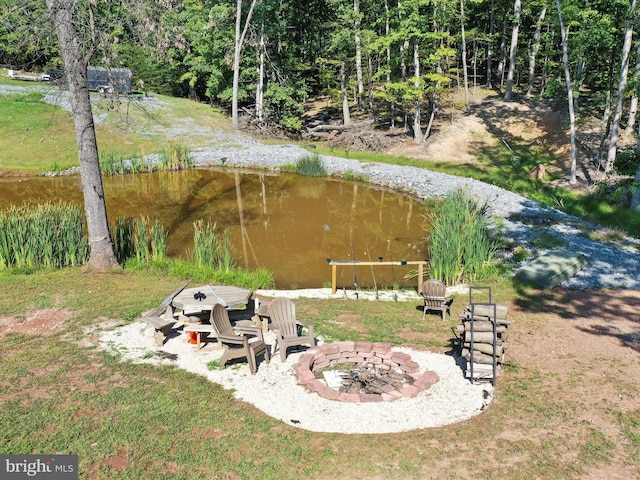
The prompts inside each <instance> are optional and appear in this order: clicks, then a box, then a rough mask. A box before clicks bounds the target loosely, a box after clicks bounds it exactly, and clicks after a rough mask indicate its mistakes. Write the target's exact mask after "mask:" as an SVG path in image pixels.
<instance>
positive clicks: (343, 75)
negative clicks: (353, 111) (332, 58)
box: [340, 62, 351, 125]
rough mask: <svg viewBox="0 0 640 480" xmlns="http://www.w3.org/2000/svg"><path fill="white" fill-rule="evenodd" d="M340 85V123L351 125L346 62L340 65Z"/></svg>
mask: <svg viewBox="0 0 640 480" xmlns="http://www.w3.org/2000/svg"><path fill="white" fill-rule="evenodd" d="M340 85H341V89H342V123H343V124H344V125H351V115H350V114H349V91H348V90H347V66H346V62H342V64H341V65H340Z"/></svg>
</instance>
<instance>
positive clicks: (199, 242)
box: [188, 219, 233, 271]
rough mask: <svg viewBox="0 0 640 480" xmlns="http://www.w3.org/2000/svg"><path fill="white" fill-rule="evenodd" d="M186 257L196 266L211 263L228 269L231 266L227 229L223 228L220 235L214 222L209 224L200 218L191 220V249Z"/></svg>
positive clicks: (218, 267) (229, 238) (219, 267)
mask: <svg viewBox="0 0 640 480" xmlns="http://www.w3.org/2000/svg"><path fill="white" fill-rule="evenodd" d="M188 257H189V259H190V260H191V261H192V262H193V263H195V264H196V266H198V267H202V266H205V265H211V266H213V267H215V268H217V269H220V270H225V271H229V270H230V269H231V268H233V260H232V257H231V237H230V233H229V229H228V228H225V229H224V231H223V233H222V235H220V234H219V233H218V232H217V229H216V224H215V223H214V224H213V225H211V224H210V223H209V222H206V223H205V222H204V220H202V219H200V220H197V221H195V222H193V250H191V251H190V252H188Z"/></svg>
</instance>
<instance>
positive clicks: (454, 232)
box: [429, 190, 497, 285]
mask: <svg viewBox="0 0 640 480" xmlns="http://www.w3.org/2000/svg"><path fill="white" fill-rule="evenodd" d="M429 217H430V222H429V223H430V224H431V232H430V242H431V245H430V250H431V262H430V268H431V271H430V274H431V277H432V278H437V279H440V280H442V281H444V282H445V283H446V284H447V285H455V284H457V283H458V282H460V281H462V280H467V281H473V280H475V279H476V278H477V277H478V276H479V275H480V274H481V273H482V272H483V270H484V268H485V267H486V266H487V264H488V262H489V261H490V260H491V259H492V258H493V255H494V253H495V251H496V248H497V243H496V241H495V239H493V238H492V237H491V235H490V232H489V222H488V220H487V218H488V216H487V205H486V204H484V205H480V204H479V203H478V202H477V201H475V200H474V199H473V198H471V197H469V196H468V195H467V194H465V193H464V192H463V191H460V190H458V191H456V192H454V193H452V194H450V195H449V196H448V197H447V199H446V200H444V202H442V204H440V206H439V207H438V208H436V209H434V210H433V211H432V213H431V214H430V215H429Z"/></svg>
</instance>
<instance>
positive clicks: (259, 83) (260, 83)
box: [256, 3, 265, 120]
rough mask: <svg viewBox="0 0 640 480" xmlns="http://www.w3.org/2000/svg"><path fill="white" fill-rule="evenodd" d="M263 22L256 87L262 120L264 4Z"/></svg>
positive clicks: (259, 117)
mask: <svg viewBox="0 0 640 480" xmlns="http://www.w3.org/2000/svg"><path fill="white" fill-rule="evenodd" d="M262 5H263V8H262V21H261V24H260V42H259V44H258V81H257V85H256V117H258V120H262V116H263V110H264V52H265V43H264V3H263V4H262Z"/></svg>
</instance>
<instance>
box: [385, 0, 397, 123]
mask: <svg viewBox="0 0 640 480" xmlns="http://www.w3.org/2000/svg"><path fill="white" fill-rule="evenodd" d="M384 15H385V21H384V33H385V35H386V36H387V37H388V36H389V31H390V30H391V25H390V22H391V19H390V17H391V15H390V14H389V2H388V0H384ZM387 83H391V44H388V45H387ZM390 109H391V128H395V126H396V103H395V102H394V101H391V106H390Z"/></svg>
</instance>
